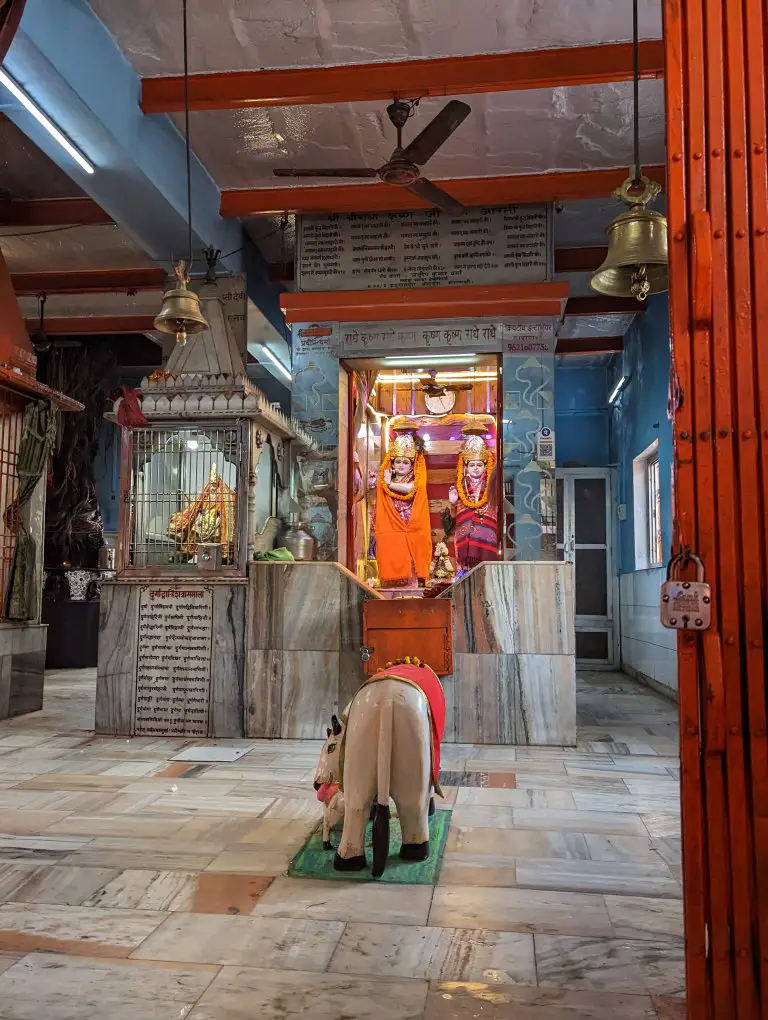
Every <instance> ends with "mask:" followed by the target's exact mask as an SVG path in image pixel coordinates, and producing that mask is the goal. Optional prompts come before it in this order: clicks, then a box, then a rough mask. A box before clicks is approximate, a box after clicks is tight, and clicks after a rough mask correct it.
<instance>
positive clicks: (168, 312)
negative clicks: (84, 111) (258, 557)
mask: <svg viewBox="0 0 768 1020" xmlns="http://www.w3.org/2000/svg"><path fill="white" fill-rule="evenodd" d="M182 23H183V26H184V128H185V136H186V154H187V241H188V246H187V247H188V251H189V258H188V260H187V261H186V262H185V261H184V259H181V260H180V261H179V262H178V264H177V265H175V266H174V268H173V272H174V275H175V277H176V280H175V281H174V283H173V284H172V286H171V287H170V289H169V290H167V291H166V292H165V294H164V295H163V304H162V307H161V309H160V311H159V312H158V314H157V316H156V317H155V323H154V325H155V329H156V330H159V332H161V333H174V334H175V335H176V342H177V343H180V344H185V343H186V342H187V337H188V336H189V335H190V334H194V333H202V332H203V331H204V330H206V329H208V323H207V321H206V318H205V316H204V315H203V313H202V311H201V310H200V298H199V297H198V296H197V294H196V293H195V292H194V291H193V290H190V288H189V273H190V270H191V268H192V171H191V162H192V156H191V150H190V144H189V43H188V28H187V0H182Z"/></svg>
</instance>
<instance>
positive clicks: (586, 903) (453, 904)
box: [429, 886, 614, 936]
mask: <svg viewBox="0 0 768 1020" xmlns="http://www.w3.org/2000/svg"><path fill="white" fill-rule="evenodd" d="M429 923H430V925H435V926H438V927H443V928H446V927H452V928H490V929H492V930H495V931H523V932H531V933H542V934H553V935H604V936H612V935H613V934H614V930H613V927H612V925H611V921H610V918H609V916H608V911H607V910H606V907H605V901H604V899H603V897H602V896H599V895H588V894H584V893H565V892H548V891H545V890H539V889H488V888H469V889H453V888H450V887H445V886H438V888H437V889H435V895H434V898H433V900H432V910H431V911H430V914H429Z"/></svg>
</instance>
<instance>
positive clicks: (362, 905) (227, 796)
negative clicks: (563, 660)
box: [0, 673, 684, 1020]
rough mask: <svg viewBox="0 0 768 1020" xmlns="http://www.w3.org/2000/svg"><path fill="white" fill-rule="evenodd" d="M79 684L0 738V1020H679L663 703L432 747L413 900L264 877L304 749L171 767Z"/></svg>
mask: <svg viewBox="0 0 768 1020" xmlns="http://www.w3.org/2000/svg"><path fill="white" fill-rule="evenodd" d="M94 687H95V681H94V679H93V676H92V675H91V674H87V673H85V674H74V673H59V674H51V675H49V677H48V678H47V680H46V690H45V708H44V710H43V712H41V713H38V714H36V715H33V716H28V717H24V718H18V719H15V720H11V721H9V722H4V723H0V1020H82V1018H84V1017H85V1018H88V1020H136V1018H137V1017H140V1018H141V1020H179V1018H184V1017H189V1018H190V1020H254V1018H259V1020H291V1018H298V1017H301V1018H308V1017H311V1018H312V1020H470V1018H472V1020H475V1018H483V1020H609V1018H610V1020H613V1018H615V1017H621V1018H622V1020H654V1018H658V1020H677V1018H680V1020H682V1018H683V1016H684V1008H683V994H684V991H683V984H684V975H683V942H682V912H681V899H680V896H681V887H680V831H679V827H680V815H679V796H678V781H679V780H678V776H679V772H678V756H677V725H676V710H675V706H673V705H672V704H671V703H669V702H667V701H665V700H664V699H662V698H661V697H659V696H657V695H656V694H654V693H652V692H650V691H648V690H646V689H645V688H643V687H640V686H639V685H637V684H636V683H635V682H634V681H632V680H630V679H629V678H628V677H625V676H622V675H621V674H617V673H588V674H583V675H581V676H580V679H579V718H580V727H579V744H578V747H576V748H570V749H558V748H533V747H521V748H506V747H488V746H483V747H474V746H470V745H456V744H448V745H444V749H443V769H444V772H445V779H446V787H445V792H446V799H447V801H448V802H449V803H450V805H451V806H452V810H453V815H452V820H451V829H450V834H449V840H448V844H447V849H446V854H445V860H444V864H443V868H442V871H441V874H440V878H439V881H438V884H437V886H436V887H435V888H432V887H425V886H410V887H409V886H402V885H384V884H374V883H371V884H370V885H360V884H347V883H342V882H328V883H322V882H311V881H307V880H301V879H289V878H286V877H285V872H286V869H287V866H288V863H289V861H290V859H291V857H292V856H293V855H294V854H295V853H296V851H297V850H298V849H299V847H300V846H301V845H302V843H303V842H304V840H305V838H306V836H307V834H308V833H309V831H310V829H311V828H312V827H313V825H314V824H315V822H316V820H317V819H318V817H319V805H318V804H317V801H316V799H315V795H314V791H313V790H312V786H311V776H312V771H313V768H314V765H315V763H316V758H317V753H318V749H319V745H318V744H317V743H316V742H312V741H299V740H294V741H282V742H268V741H219V742H218V744H219V745H221V746H224V747H229V748H232V747H237V748H240V749H245V751H246V753H245V754H243V755H242V756H240V757H237V758H235V756H234V755H232V754H231V753H230V754H224V755H222V757H224V758H229V759H230V760H228V761H221V762H213V761H210V760H200V757H201V756H200V755H196V754H194V753H193V754H190V755H187V756H186V758H187V760H174V759H177V757H178V755H179V754H180V752H182V751H183V750H184V749H185V748H191V747H195V746H199V744H200V742H199V741H189V740H187V741H185V740H179V739H144V738H136V739H133V740H126V739H119V738H100V737H96V736H94V734H93V732H92V729H91V727H92V723H93V699H94ZM206 757H207V758H210V755H208V756H206ZM233 758H235V760H231V759H233Z"/></svg>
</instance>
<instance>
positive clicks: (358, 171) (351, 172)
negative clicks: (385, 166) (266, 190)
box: [272, 166, 379, 177]
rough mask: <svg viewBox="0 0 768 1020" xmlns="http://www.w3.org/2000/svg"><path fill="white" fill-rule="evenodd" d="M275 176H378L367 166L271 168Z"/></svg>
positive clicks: (376, 172)
mask: <svg viewBox="0 0 768 1020" xmlns="http://www.w3.org/2000/svg"><path fill="white" fill-rule="evenodd" d="M272 173H273V174H274V175H275V177H378V176H379V175H378V171H376V170H370V169H369V168H368V167H367V166H358V167H334V168H333V169H332V170H273V171H272Z"/></svg>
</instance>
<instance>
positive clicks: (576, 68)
mask: <svg viewBox="0 0 768 1020" xmlns="http://www.w3.org/2000/svg"><path fill="white" fill-rule="evenodd" d="M663 74H664V44H663V43H662V42H661V40H651V41H648V42H641V43H640V77H641V78H661V77H662V76H663ZM631 79H632V45H631V43H610V44H606V45H602V46H571V47H565V48H562V49H551V50H531V51H528V52H524V53H519V52H518V53H482V54H477V55H475V56H468V57H438V58H435V59H424V60H421V59H419V60H395V61H386V62H380V63H378V62H377V63H372V64H344V65H341V66H334V67H322V66H321V67H300V68H283V69H279V70H266V71H229V72H224V73H220V72H217V73H210V74H195V75H192V76H191V78H190V80H189V101H190V109H192V110H197V111H199V110H237V109H242V108H247V107H264V106H305V105H307V106H310V105H317V104H321V103H363V102H372V101H379V100H386V101H390V100H392V99H393V98H394V97H399V98H401V99H419V98H424V97H426V96H466V95H475V94H478V93H484V92H516V91H519V90H524V89H546V88H554V87H558V86H573V85H601V84H606V83H611V82H617V81H631ZM141 108H142V109H143V111H144V113H178V112H181V111H182V110H183V109H184V78H183V77H182V76H181V75H173V76H167V77H157V78H144V79H143V80H142V83H141Z"/></svg>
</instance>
